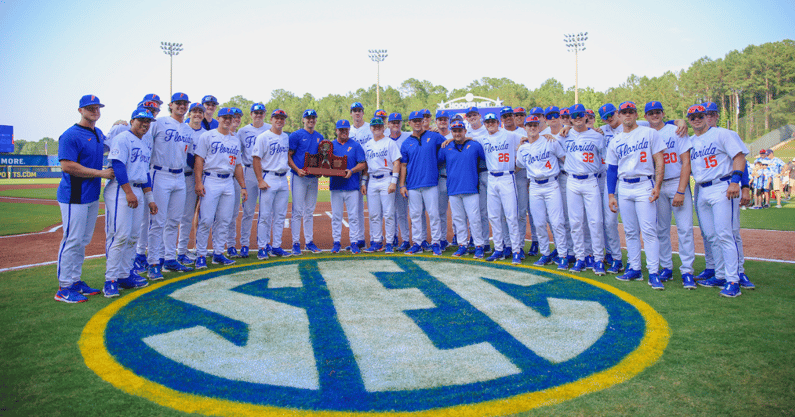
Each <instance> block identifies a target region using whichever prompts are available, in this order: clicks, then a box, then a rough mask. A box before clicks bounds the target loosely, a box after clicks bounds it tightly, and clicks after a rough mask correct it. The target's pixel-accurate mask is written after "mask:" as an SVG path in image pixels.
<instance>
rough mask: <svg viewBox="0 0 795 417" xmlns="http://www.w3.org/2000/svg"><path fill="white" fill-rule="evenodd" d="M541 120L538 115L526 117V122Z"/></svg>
mask: <svg viewBox="0 0 795 417" xmlns="http://www.w3.org/2000/svg"><path fill="white" fill-rule="evenodd" d="M539 122H541V120H540V119H539V118H538V116H527V117H525V118H524V124H528V123H539Z"/></svg>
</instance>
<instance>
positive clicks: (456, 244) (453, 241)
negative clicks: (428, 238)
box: [450, 235, 459, 246]
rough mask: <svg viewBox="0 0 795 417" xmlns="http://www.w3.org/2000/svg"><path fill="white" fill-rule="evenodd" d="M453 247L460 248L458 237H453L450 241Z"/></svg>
mask: <svg viewBox="0 0 795 417" xmlns="http://www.w3.org/2000/svg"><path fill="white" fill-rule="evenodd" d="M450 245H451V246H459V244H458V237H457V236H455V235H453V240H451V241H450Z"/></svg>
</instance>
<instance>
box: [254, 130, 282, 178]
mask: <svg viewBox="0 0 795 417" xmlns="http://www.w3.org/2000/svg"><path fill="white" fill-rule="evenodd" d="M289 151H290V137H289V136H287V134H286V133H284V132H282V133H281V134H276V133H273V132H272V131H270V130H268V131H265V132H263V133H261V134H260V135H259V136H257V140H256V142H255V143H254V148H253V149H252V150H251V156H252V157H255V156H258V157H259V158H260V160H261V163H262V172H263V173H265V171H273V172H277V173H279V174H281V173H283V172H287V171H289V170H290V166H289V165H287V153H288V152H289Z"/></svg>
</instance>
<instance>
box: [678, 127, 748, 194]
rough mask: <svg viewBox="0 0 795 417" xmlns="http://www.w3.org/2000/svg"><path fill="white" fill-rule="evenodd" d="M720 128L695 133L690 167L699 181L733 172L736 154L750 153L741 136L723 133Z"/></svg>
mask: <svg viewBox="0 0 795 417" xmlns="http://www.w3.org/2000/svg"><path fill="white" fill-rule="evenodd" d="M721 133H722V132H721V131H720V130H719V129H715V128H714V127H713V128H710V129H709V130H707V132H706V133H704V134H703V135H701V136H698V135H693V136H691V137H690V140H692V141H693V150H692V151H691V152H690V169H691V172H692V173H693V178H694V179H695V180H696V182H697V183H702V182H707V181H712V180H716V179H719V178H723V177H726V176H728V175H730V174H731V173H732V171H733V170H734V168H733V161H732V159H733V158H734V156H735V155H737V154H738V153H742V154H744V155H747V154H748V148H747V147H746V146H745V144H743V143H742V142H741V141H740V140H739V137H737V138H735V137H734V135H731V134H727V133H724V134H721Z"/></svg>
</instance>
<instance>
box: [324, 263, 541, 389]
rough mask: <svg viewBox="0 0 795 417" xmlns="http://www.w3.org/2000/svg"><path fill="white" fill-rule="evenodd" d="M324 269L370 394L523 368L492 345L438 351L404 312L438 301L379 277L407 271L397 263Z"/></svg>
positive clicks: (335, 265) (477, 378)
mask: <svg viewBox="0 0 795 417" xmlns="http://www.w3.org/2000/svg"><path fill="white" fill-rule="evenodd" d="M439 265H440V267H441V268H444V267H445V264H439ZM447 267H448V268H449V264H447ZM467 268H469V266H467ZM319 269H320V271H321V273H322V275H323V278H324V279H325V281H326V284H327V286H328V289H329V292H330V293H331V298H332V299H333V300H334V307H335V309H336V311H337V315H338V317H339V321H340V323H341V324H342V328H343V330H344V331H345V335H346V337H347V338H348V341H349V342H350V346H351V349H352V350H353V353H354V355H355V357H356V362H357V364H358V365H359V369H360V370H361V374H362V380H363V381H364V386H365V389H366V390H367V391H368V392H376V391H398V390H413V389H424V388H432V387H440V386H449V385H460V384H468V383H473V382H480V381H488V380H491V379H496V378H500V377H504V376H508V375H514V374H518V373H520V372H521V370H520V369H519V368H517V367H516V366H515V365H513V364H512V363H511V362H510V360H508V358H506V357H505V356H503V355H502V354H501V353H499V352H498V351H497V350H496V349H495V348H494V347H493V346H492V345H491V344H490V343H477V344H474V345H471V346H466V347H460V348H455V349H446V350H442V349H437V348H436V347H435V346H434V345H433V343H432V341H431V340H430V339H429V338H428V336H427V335H426V334H425V332H423V331H422V329H420V327H419V326H417V324H416V323H415V322H414V321H413V320H412V319H411V318H410V317H408V316H407V315H406V314H405V313H404V311H406V310H417V309H429V308H434V307H436V306H435V305H434V304H433V302H431V300H429V299H428V298H427V297H425V295H423V294H422V292H421V291H420V290H418V289H416V288H410V289H387V288H385V287H384V286H383V285H382V284H381V283H380V282H379V281H378V279H377V278H376V276H375V275H374V273H375V272H396V273H403V272H404V271H403V270H402V269H401V268H399V267H398V266H397V265H396V264H395V263H394V262H392V261H386V260H384V261H359V262H357V263H356V266H355V267H353V268H352V267H351V265H350V264H349V263H346V262H321V263H319ZM494 272H495V274H496V273H501V272H503V271H496V270H495V271H494ZM523 275H524V276H526V274H523Z"/></svg>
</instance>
